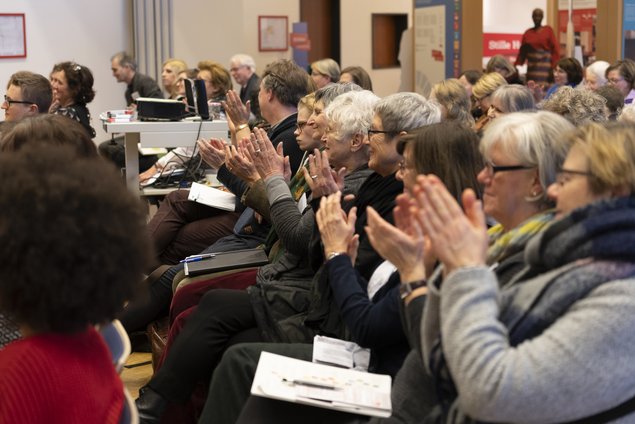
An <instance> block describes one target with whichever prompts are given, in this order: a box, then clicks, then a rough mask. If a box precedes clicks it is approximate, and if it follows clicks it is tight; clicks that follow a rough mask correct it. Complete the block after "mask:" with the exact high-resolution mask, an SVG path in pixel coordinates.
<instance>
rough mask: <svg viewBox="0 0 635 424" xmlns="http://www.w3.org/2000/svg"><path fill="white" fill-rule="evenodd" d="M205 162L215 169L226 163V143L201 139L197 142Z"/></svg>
mask: <svg viewBox="0 0 635 424" xmlns="http://www.w3.org/2000/svg"><path fill="white" fill-rule="evenodd" d="M196 144H197V145H198V148H199V150H200V151H201V158H202V159H203V161H204V162H205V163H206V164H208V165H209V166H211V167H212V168H214V169H218V168H220V167H221V165H223V163H225V154H226V153H225V142H224V141H223V140H221V139H219V138H210V139H209V140H204V139H200V140H198V141H197V142H196Z"/></svg>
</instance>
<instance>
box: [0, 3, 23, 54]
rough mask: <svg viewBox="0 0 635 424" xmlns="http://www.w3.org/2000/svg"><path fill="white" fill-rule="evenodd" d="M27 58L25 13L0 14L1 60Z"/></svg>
mask: <svg viewBox="0 0 635 424" xmlns="http://www.w3.org/2000/svg"><path fill="white" fill-rule="evenodd" d="M16 57H26V29H25V25H24V13H0V58H16Z"/></svg>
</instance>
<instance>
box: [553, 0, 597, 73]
mask: <svg viewBox="0 0 635 424" xmlns="http://www.w3.org/2000/svg"><path fill="white" fill-rule="evenodd" d="M572 8H573V13H572V14H571V15H572V16H571V20H572V22H573V32H574V37H575V48H574V56H575V58H576V59H578V60H580V59H582V60H581V62H582V64H583V65H585V66H586V65H588V64H589V63H592V62H593V61H595V25H596V21H597V0H573V1H572ZM567 22H569V0H559V1H558V41H559V42H560V56H565V55H566V52H567Z"/></svg>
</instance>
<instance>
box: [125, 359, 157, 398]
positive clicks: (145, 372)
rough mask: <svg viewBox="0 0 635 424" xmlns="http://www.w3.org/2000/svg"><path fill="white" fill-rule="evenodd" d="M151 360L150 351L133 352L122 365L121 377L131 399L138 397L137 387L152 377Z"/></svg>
mask: <svg viewBox="0 0 635 424" xmlns="http://www.w3.org/2000/svg"><path fill="white" fill-rule="evenodd" d="M151 361H152V354H151V353H137V352H133V353H132V354H131V355H130V357H129V358H128V361H127V362H126V365H125V366H124V369H123V372H122V373H121V379H122V380H123V384H124V385H125V386H126V389H128V392H130V395H131V396H132V398H133V399H136V398H137V397H138V394H139V388H140V387H142V386H143V385H145V384H146V383H147V382H148V381H150V377H152V363H151Z"/></svg>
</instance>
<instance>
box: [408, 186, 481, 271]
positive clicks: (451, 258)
mask: <svg viewBox="0 0 635 424" xmlns="http://www.w3.org/2000/svg"><path fill="white" fill-rule="evenodd" d="M414 197H415V198H416V201H417V204H418V207H419V210H420V213H419V214H418V215H417V219H418V221H419V224H420V225H421V227H422V228H423V230H424V232H425V234H426V236H427V237H429V238H430V242H431V249H432V250H433V253H434V254H435V256H436V257H437V258H439V260H440V261H441V262H442V263H443V265H444V272H445V273H446V274H449V273H450V272H452V271H453V270H455V269H457V268H462V267H470V266H479V265H483V264H485V258H486V254H487V243H488V238H487V226H486V224H485V214H484V213H483V208H482V203H481V202H480V201H479V200H477V198H476V194H475V193H474V191H473V190H471V189H467V190H465V191H464V192H463V196H462V201H463V208H464V209H465V213H464V212H463V210H461V207H460V206H459V204H458V203H457V201H456V200H455V199H454V197H452V195H451V194H450V193H449V192H448V190H447V188H446V187H445V186H444V185H443V183H442V182H441V180H439V178H438V177H436V176H434V175H429V176H425V175H420V176H418V177H417V186H416V187H415V189H414Z"/></svg>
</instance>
